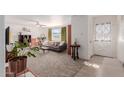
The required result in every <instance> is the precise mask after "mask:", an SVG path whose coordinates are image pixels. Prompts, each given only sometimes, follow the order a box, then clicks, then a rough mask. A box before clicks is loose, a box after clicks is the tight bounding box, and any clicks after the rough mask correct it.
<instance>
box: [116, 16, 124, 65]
mask: <svg viewBox="0 0 124 93" xmlns="http://www.w3.org/2000/svg"><path fill="white" fill-rule="evenodd" d="M117 49H118V59H119V60H120V61H121V62H123V63H124V16H122V17H120V29H119V37H118V48H117Z"/></svg>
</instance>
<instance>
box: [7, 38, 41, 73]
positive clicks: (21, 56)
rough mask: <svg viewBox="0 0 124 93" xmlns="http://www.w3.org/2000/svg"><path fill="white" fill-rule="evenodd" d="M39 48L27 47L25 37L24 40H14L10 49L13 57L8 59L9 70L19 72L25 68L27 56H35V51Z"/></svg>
mask: <svg viewBox="0 0 124 93" xmlns="http://www.w3.org/2000/svg"><path fill="white" fill-rule="evenodd" d="M37 51H39V48H36V47H34V48H29V43H28V42H27V40H26V39H25V40H24V42H23V43H22V42H18V41H16V42H15V43H14V47H13V49H12V51H11V54H12V55H13V57H12V58H11V59H10V60H9V66H10V72H14V73H15V74H18V73H21V72H22V71H24V70H25V69H26V68H27V57H36V55H35V53H36V52H37Z"/></svg>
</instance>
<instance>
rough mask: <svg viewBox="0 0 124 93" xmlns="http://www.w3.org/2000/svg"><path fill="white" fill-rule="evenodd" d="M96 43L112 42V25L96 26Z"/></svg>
mask: <svg viewBox="0 0 124 93" xmlns="http://www.w3.org/2000/svg"><path fill="white" fill-rule="evenodd" d="M95 41H108V42H110V41H111V23H102V24H96V35H95Z"/></svg>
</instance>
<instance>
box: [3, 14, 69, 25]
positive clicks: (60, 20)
mask: <svg viewBox="0 0 124 93" xmlns="http://www.w3.org/2000/svg"><path fill="white" fill-rule="evenodd" d="M37 22H39V24H41V25H46V26H47V27H55V26H63V25H68V24H70V23H71V16H70V15H6V16H5V24H18V25H28V26H34V25H36V23H37Z"/></svg>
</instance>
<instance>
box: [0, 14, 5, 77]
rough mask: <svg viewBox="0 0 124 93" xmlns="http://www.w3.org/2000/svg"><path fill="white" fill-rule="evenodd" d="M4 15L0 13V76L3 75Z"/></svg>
mask: <svg viewBox="0 0 124 93" xmlns="http://www.w3.org/2000/svg"><path fill="white" fill-rule="evenodd" d="M4 30H5V29H4V16H3V15H0V77H2V76H5V67H4V64H5V31H4Z"/></svg>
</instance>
